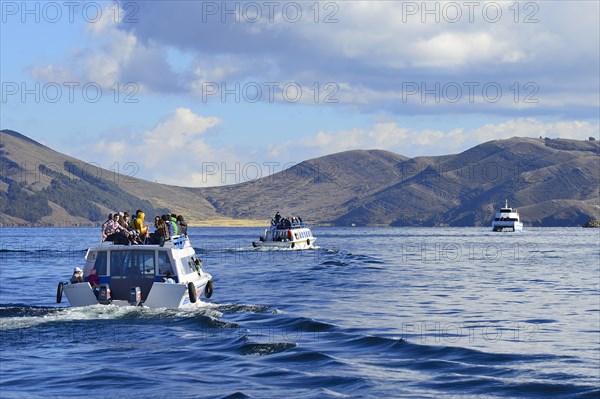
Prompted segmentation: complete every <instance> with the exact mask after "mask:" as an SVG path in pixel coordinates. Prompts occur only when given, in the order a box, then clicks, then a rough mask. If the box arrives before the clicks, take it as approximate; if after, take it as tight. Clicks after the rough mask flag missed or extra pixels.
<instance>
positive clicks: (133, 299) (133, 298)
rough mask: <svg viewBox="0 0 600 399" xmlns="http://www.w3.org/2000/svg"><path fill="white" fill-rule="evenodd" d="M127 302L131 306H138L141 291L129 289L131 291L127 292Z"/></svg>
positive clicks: (138, 288)
mask: <svg viewBox="0 0 600 399" xmlns="http://www.w3.org/2000/svg"><path fill="white" fill-rule="evenodd" d="M128 302H129V304H130V305H132V306H139V304H140V303H141V302H142V289H141V288H140V287H131V290H129V301H128Z"/></svg>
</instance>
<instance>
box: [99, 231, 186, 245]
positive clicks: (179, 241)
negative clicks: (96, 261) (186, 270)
mask: <svg viewBox="0 0 600 399" xmlns="http://www.w3.org/2000/svg"><path fill="white" fill-rule="evenodd" d="M146 241H148V238H147V239H146ZM188 244H189V239H188V236H187V235H184V234H181V235H176V236H171V237H169V238H168V239H167V240H165V241H164V243H163V245H160V244H151V243H150V242H145V243H143V244H134V245H125V244H115V243H114V242H112V241H105V240H103V239H102V240H101V241H100V246H102V247H104V246H118V247H127V246H133V247H135V246H138V245H152V246H157V247H161V246H162V247H172V248H177V249H182V248H184V247H185V246H186V245H188ZM189 245H191V244H189Z"/></svg>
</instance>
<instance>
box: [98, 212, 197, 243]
mask: <svg viewBox="0 0 600 399" xmlns="http://www.w3.org/2000/svg"><path fill="white" fill-rule="evenodd" d="M145 216H146V215H145V213H144V212H143V211H142V210H141V209H138V210H137V211H136V213H135V217H134V218H133V219H132V218H131V216H130V214H129V212H118V213H114V214H113V213H110V214H108V219H107V220H106V222H104V223H103V224H102V240H103V241H111V242H113V243H114V244H117V245H140V244H151V245H163V244H164V242H165V241H168V240H170V239H171V237H173V236H177V235H184V236H186V235H187V223H186V222H185V220H184V218H183V216H182V215H177V214H175V213H167V214H165V215H162V216H155V217H154V227H155V228H156V230H155V231H154V232H153V233H150V232H149V229H148V225H147V224H146V225H144V218H145Z"/></svg>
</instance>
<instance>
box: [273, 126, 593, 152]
mask: <svg viewBox="0 0 600 399" xmlns="http://www.w3.org/2000/svg"><path fill="white" fill-rule="evenodd" d="M598 129H599V125H598V124H596V125H592V124H590V123H588V122H585V121H576V120H575V121H561V122H554V123H544V122H542V121H539V120H537V119H533V118H521V119H510V120H507V121H505V122H502V123H498V124H486V125H483V126H481V127H478V128H475V129H471V130H465V129H463V128H454V129H450V130H447V131H443V130H434V129H423V130H415V129H410V128H406V127H401V126H398V125H397V124H396V123H393V122H386V123H377V124H375V125H374V126H373V127H372V128H371V129H369V130H366V129H351V130H342V131H329V132H323V131H320V132H318V133H316V134H315V135H314V136H313V137H312V138H308V139H304V140H303V141H302V142H297V141H291V140H290V141H286V142H282V143H279V144H276V145H273V146H271V147H270V150H269V155H270V156H272V157H276V158H284V159H285V158H286V157H288V158H292V157H293V156H294V154H295V153H302V154H306V155H305V157H306V158H316V157H319V156H323V155H327V154H332V153H336V152H340V151H347V150H354V149H382V150H388V151H392V152H395V153H398V154H402V155H405V156H409V157H415V156H424V155H446V154H452V153H457V152H461V151H464V150H466V149H468V148H471V147H473V146H475V145H478V144H481V143H483V142H486V141H490V140H497V139H507V138H511V137H540V136H543V137H551V138H556V137H560V138H570V139H578V140H584V139H587V138H588V137H589V136H594V137H596V136H598Z"/></svg>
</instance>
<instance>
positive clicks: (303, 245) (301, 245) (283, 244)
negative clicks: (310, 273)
mask: <svg viewBox="0 0 600 399" xmlns="http://www.w3.org/2000/svg"><path fill="white" fill-rule="evenodd" d="M316 240H317V239H316V238H314V237H313V238H312V239H306V240H297V241H253V242H252V246H253V247H255V248H280V249H310V248H313V244H314V242H315V241H316Z"/></svg>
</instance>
